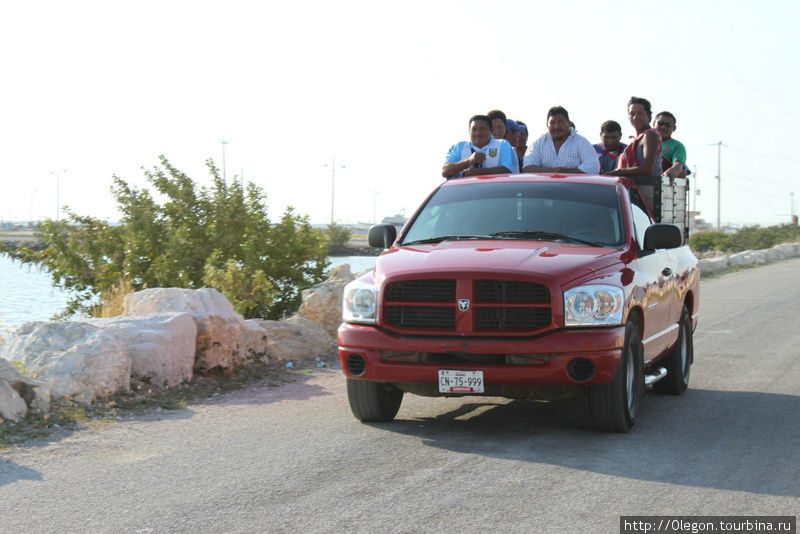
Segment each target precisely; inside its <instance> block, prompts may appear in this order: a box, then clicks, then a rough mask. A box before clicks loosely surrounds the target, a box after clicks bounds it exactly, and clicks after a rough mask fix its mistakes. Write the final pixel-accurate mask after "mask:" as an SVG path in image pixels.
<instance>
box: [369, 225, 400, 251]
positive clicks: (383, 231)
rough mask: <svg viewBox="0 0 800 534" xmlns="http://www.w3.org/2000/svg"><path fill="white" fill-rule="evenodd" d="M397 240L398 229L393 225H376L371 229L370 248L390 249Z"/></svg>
mask: <svg viewBox="0 0 800 534" xmlns="http://www.w3.org/2000/svg"><path fill="white" fill-rule="evenodd" d="M395 239H397V228H395V227H394V225H391V224H376V225H375V226H370V228H369V236H368V240H369V246H371V247H375V248H390V247H391V246H392V243H394V240H395Z"/></svg>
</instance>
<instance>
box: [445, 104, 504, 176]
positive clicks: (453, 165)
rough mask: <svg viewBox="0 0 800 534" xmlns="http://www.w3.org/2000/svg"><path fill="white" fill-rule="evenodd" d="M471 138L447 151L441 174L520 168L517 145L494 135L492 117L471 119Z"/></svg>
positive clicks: (486, 172)
mask: <svg viewBox="0 0 800 534" xmlns="http://www.w3.org/2000/svg"><path fill="white" fill-rule="evenodd" d="M469 138H470V140H469V141H461V142H460V143H456V144H455V145H453V146H452V147H450V150H448V151H447V157H446V158H445V162H444V165H443V166H442V176H444V177H445V178H447V179H448V180H449V179H450V178H456V177H459V176H481V175H485V174H509V173H516V172H519V162H518V161H517V154H516V152H514V148H513V147H512V146H511V144H510V143H509V142H508V141H506V140H505V139H494V138H493V137H492V121H490V120H489V117H487V116H486V115H475V116H473V117H472V118H471V119H470V120H469Z"/></svg>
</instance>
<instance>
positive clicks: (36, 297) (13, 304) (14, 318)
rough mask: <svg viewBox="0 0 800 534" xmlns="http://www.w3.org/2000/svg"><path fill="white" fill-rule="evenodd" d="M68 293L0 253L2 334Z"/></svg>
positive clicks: (354, 263) (362, 263)
mask: <svg viewBox="0 0 800 534" xmlns="http://www.w3.org/2000/svg"><path fill="white" fill-rule="evenodd" d="M376 258H377V256H341V257H331V258H329V260H330V261H331V266H332V267H335V266H337V265H342V264H344V263H348V264H350V271H351V272H353V273H360V272H362V271H365V270H367V269H371V268H372V267H373V266H374V265H375V259H376ZM68 299H69V295H68V294H67V293H66V292H64V291H61V290H60V289H57V288H54V287H53V286H52V285H51V278H50V274H49V273H47V272H44V271H39V270H38V269H37V268H36V267H28V266H27V265H22V264H20V263H19V262H15V261H12V260H11V258H9V257H8V256H6V255H5V254H0V334H2V333H3V332H7V331H10V330H15V329H16V328H18V327H19V326H21V325H22V324H23V323H27V322H29V321H48V320H50V318H51V317H53V316H54V315H56V314H57V313H59V312H61V311H62V310H64V308H65V307H66V305H67V300H68Z"/></svg>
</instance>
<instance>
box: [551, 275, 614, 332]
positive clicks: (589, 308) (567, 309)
mask: <svg viewBox="0 0 800 534" xmlns="http://www.w3.org/2000/svg"><path fill="white" fill-rule="evenodd" d="M624 300H625V296H624V294H623V292H622V288H619V287H616V286H609V285H604V284H587V285H584V286H578V287H573V288H572V289H568V290H567V291H565V292H564V326H598V325H604V326H608V325H618V324H622V304H623V302H624Z"/></svg>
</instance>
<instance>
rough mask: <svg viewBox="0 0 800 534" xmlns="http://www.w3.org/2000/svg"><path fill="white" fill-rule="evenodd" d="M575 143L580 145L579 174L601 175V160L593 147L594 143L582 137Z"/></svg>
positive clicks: (578, 147)
mask: <svg viewBox="0 0 800 534" xmlns="http://www.w3.org/2000/svg"><path fill="white" fill-rule="evenodd" d="M575 141H576V142H577V143H578V146H577V149H578V157H579V158H580V163H579V164H578V171H577V172H582V173H584V174H599V173H600V160H599V159H598V158H597V151H596V150H595V149H594V147H593V146H592V143H590V142H589V140H588V139H586V138H585V137H582V136H578V138H577V139H576V140H575Z"/></svg>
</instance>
